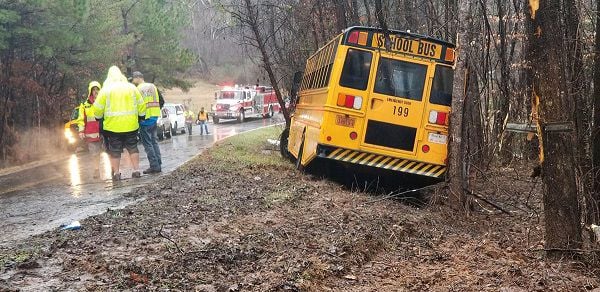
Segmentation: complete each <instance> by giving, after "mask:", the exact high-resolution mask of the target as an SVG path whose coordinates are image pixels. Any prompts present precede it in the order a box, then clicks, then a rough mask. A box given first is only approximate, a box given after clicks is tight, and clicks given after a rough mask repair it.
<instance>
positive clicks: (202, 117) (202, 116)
mask: <svg viewBox="0 0 600 292" xmlns="http://www.w3.org/2000/svg"><path fill="white" fill-rule="evenodd" d="M196 122H197V123H198V124H199V125H200V135H204V130H206V135H209V134H210V133H209V132H208V125H207V124H208V113H207V112H205V111H204V107H202V108H200V112H198V119H197V120H196Z"/></svg>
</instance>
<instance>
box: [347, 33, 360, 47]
mask: <svg viewBox="0 0 600 292" xmlns="http://www.w3.org/2000/svg"><path fill="white" fill-rule="evenodd" d="M358 35H359V34H358V31H353V32H351V33H350V35H349V36H348V42H349V43H352V44H356V43H358Z"/></svg>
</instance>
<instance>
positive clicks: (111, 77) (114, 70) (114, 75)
mask: <svg viewBox="0 0 600 292" xmlns="http://www.w3.org/2000/svg"><path fill="white" fill-rule="evenodd" d="M118 82H127V77H125V75H123V73H121V69H119V67H117V66H112V67H110V69H108V75H106V80H104V87H106V86H108V85H111V84H112V83H118Z"/></svg>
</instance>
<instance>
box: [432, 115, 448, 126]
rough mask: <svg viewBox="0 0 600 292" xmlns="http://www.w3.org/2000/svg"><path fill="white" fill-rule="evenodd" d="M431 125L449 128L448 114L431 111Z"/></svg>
mask: <svg viewBox="0 0 600 292" xmlns="http://www.w3.org/2000/svg"><path fill="white" fill-rule="evenodd" d="M429 123H431V124H436V125H441V126H447V125H448V113H446V112H438V111H430V112H429Z"/></svg>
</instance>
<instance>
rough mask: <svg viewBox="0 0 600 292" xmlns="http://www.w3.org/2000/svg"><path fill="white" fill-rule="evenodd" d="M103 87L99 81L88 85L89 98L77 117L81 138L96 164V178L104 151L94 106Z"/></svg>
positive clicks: (94, 175)
mask: <svg viewBox="0 0 600 292" xmlns="http://www.w3.org/2000/svg"><path fill="white" fill-rule="evenodd" d="M100 88H102V86H101V85H100V83H99V82H97V81H92V82H90V84H89V85H88V98H87V100H86V101H85V102H84V103H83V104H82V105H81V106H79V116H78V117H77V126H78V128H79V138H81V140H83V141H85V144H86V145H87V148H88V151H89V152H90V154H91V155H92V163H93V164H94V174H93V177H94V178H98V177H100V152H101V151H102V137H101V136H100V122H98V121H97V120H96V116H95V115H94V110H93V108H92V105H93V104H94V101H96V97H97V96H98V92H99V91H100Z"/></svg>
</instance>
